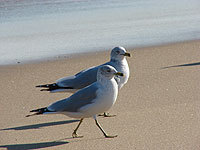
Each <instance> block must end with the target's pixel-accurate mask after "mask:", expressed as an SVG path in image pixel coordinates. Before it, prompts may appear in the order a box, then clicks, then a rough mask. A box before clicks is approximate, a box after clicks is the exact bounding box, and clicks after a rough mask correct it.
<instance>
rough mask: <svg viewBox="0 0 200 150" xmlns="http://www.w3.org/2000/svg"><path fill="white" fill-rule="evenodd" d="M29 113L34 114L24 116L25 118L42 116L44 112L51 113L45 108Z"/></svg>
mask: <svg viewBox="0 0 200 150" xmlns="http://www.w3.org/2000/svg"><path fill="white" fill-rule="evenodd" d="M30 112H35V113H34V114H31V115H26V117H30V116H35V115H42V114H44V113H45V112H52V111H50V110H48V108H47V107H43V108H39V109H34V110H31V111H30Z"/></svg>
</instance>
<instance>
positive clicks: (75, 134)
mask: <svg viewBox="0 0 200 150" xmlns="http://www.w3.org/2000/svg"><path fill="white" fill-rule="evenodd" d="M82 122H83V118H81V120H80V122H79V124H78V126H77V127H76V129H75V130H74V132H73V133H72V137H73V138H82V137H83V136H78V135H77V133H76V132H77V130H78V128H79V127H80V125H81V123H82Z"/></svg>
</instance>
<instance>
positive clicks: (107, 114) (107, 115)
mask: <svg viewBox="0 0 200 150" xmlns="http://www.w3.org/2000/svg"><path fill="white" fill-rule="evenodd" d="M99 116H103V117H115V116H116V115H110V114H109V113H103V114H100V115H99Z"/></svg>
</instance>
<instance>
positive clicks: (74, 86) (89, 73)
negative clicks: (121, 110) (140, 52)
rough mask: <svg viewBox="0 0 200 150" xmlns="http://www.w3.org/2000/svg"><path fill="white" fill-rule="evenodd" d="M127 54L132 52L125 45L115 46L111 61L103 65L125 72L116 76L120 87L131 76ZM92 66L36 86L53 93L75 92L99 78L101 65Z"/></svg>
mask: <svg viewBox="0 0 200 150" xmlns="http://www.w3.org/2000/svg"><path fill="white" fill-rule="evenodd" d="M126 56H128V57H130V53H127V52H126V50H125V48H123V47H120V46H119V47H115V48H113V49H112V51H111V54H110V57H111V58H110V61H109V62H107V63H105V64H102V65H111V66H113V67H114V68H115V69H116V70H117V71H119V72H122V73H123V74H124V76H123V77H116V78H115V79H116V81H117V83H118V87H119V89H121V88H122V87H123V85H124V84H126V83H127V81H128V78H129V66H128V63H127V60H126V58H125V57H126ZM102 65H99V66H96V67H91V68H88V69H86V70H83V71H81V72H79V73H77V74H76V75H73V76H68V77H64V78H61V79H58V80H57V81H56V82H55V83H52V84H44V85H38V86H36V87H39V88H43V89H41V91H49V92H51V93H56V92H71V93H74V92H76V91H78V90H80V89H82V88H84V87H86V86H88V85H90V84H92V83H94V82H96V80H97V70H98V68H99V67H100V66H102Z"/></svg>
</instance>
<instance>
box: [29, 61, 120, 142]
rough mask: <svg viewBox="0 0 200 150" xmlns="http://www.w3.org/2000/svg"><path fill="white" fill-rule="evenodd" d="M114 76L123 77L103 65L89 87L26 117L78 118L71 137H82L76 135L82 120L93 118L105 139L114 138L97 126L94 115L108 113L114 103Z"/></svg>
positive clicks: (116, 93)
mask: <svg viewBox="0 0 200 150" xmlns="http://www.w3.org/2000/svg"><path fill="white" fill-rule="evenodd" d="M114 76H123V73H120V72H117V70H116V69H115V68H114V67H112V66H110V65H103V66H101V67H99V68H98V71H97V81H96V82H94V83H92V84H91V85H89V86H87V87H85V88H83V89H81V90H79V91H78V92H76V93H74V94H73V95H72V96H70V97H68V98H66V99H63V100H60V101H57V102H55V103H53V104H51V105H49V106H48V107H44V108H40V109H35V110H32V111H30V112H35V113H34V114H31V115H27V116H26V117H29V116H33V115H42V114H64V115H67V116H69V117H72V118H80V119H81V120H80V122H79V124H78V126H77V127H76V129H75V130H74V132H73V133H72V136H73V137H74V138H76V137H82V136H78V135H77V133H76V132H77V130H78V128H79V126H80V124H81V123H82V121H83V119H84V118H89V117H93V118H94V120H95V122H96V125H97V126H98V128H99V129H100V130H101V131H102V132H103V134H104V136H105V137H106V138H114V137H116V135H115V136H109V135H107V134H106V132H105V131H104V130H103V128H102V127H101V126H100V125H99V123H98V121H97V118H96V115H97V114H99V113H103V112H105V111H108V110H109V109H110V108H111V107H112V106H113V105H114V103H115V101H116V99H117V95H118V85H117V82H116V80H115V79H114Z"/></svg>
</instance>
